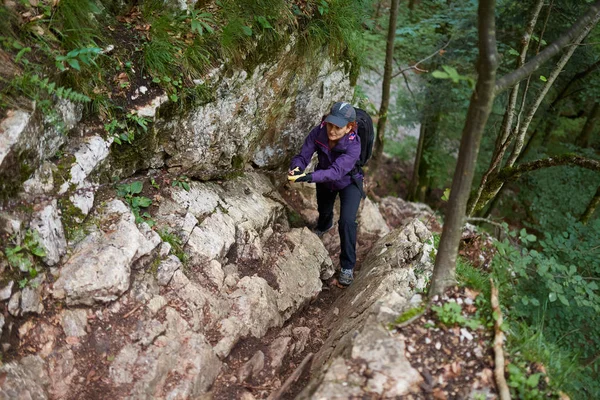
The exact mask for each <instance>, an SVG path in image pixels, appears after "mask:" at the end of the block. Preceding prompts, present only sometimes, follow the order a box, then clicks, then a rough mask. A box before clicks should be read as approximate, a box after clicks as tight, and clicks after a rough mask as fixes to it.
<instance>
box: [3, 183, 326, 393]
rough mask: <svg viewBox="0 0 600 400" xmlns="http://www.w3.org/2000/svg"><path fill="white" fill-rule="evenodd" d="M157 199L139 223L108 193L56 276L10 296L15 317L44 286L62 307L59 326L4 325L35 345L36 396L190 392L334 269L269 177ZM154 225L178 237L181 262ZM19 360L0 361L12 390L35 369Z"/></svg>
mask: <svg viewBox="0 0 600 400" xmlns="http://www.w3.org/2000/svg"><path fill="white" fill-rule="evenodd" d="M160 197H161V201H160V205H159V206H158V209H157V212H156V216H155V222H156V227H155V229H156V230H151V229H149V228H148V226H147V225H146V224H145V223H142V224H136V222H135V217H134V215H133V213H132V211H131V210H130V209H129V207H128V206H127V205H126V204H125V203H124V202H122V201H121V200H118V199H108V200H106V201H105V202H104V203H103V204H102V205H101V206H99V207H97V208H96V209H95V211H94V212H92V213H91V214H90V215H89V216H88V223H86V226H85V230H86V232H87V236H85V238H84V239H83V240H81V241H79V242H78V243H76V244H71V245H70V247H68V251H67V254H68V255H67V256H66V257H63V260H62V264H60V263H59V265H58V266H57V268H56V270H54V272H55V273H54V275H55V277H54V279H55V281H54V283H53V284H51V285H50V284H48V283H47V282H44V276H43V275H40V276H39V277H40V282H38V283H37V284H36V285H34V286H35V287H33V286H31V287H29V286H28V287H27V288H25V289H24V290H23V291H17V292H15V294H13V296H12V298H14V299H15V300H14V301H13V300H12V298H11V303H14V306H13V308H14V315H19V314H20V313H27V312H42V311H43V303H42V302H41V299H42V297H41V291H42V290H43V291H44V293H45V292H47V291H49V292H50V293H51V294H52V296H53V297H54V298H55V299H60V300H64V304H65V305H66V307H62V308H61V307H60V306H58V309H57V310H56V311H58V314H57V315H56V316H54V317H51V318H54V319H55V320H56V322H57V324H56V326H53V325H50V324H47V323H46V322H42V323H40V324H37V325H36V324H33V323H26V324H24V325H21V326H20V327H18V328H17V327H11V328H10V329H18V336H19V338H20V340H21V341H22V343H35V344H36V346H39V348H41V349H42V350H41V351H40V352H39V353H38V356H39V357H38V358H36V359H35V360H36V363H37V364H36V365H38V366H39V368H38V369H39V370H40V374H42V373H43V374H45V375H43V376H44V379H38V380H37V382H36V385H37V386H35V385H33V386H31V390H33V389H34V388H35V390H37V391H39V393H40V395H39V396H41V397H39V398H44V396H46V397H49V398H75V397H78V398H86V397H89V396H92V395H97V393H100V392H106V393H110V392H111V390H113V389H114V388H118V391H119V394H118V396H117V397H118V398H131V399H140V398H148V399H150V398H197V397H198V396H200V395H201V394H202V393H205V392H206V391H208V390H209V388H210V387H211V385H212V384H213V382H214V380H215V379H216V377H217V375H218V374H219V373H220V370H221V365H222V362H223V360H224V359H225V358H226V357H227V355H228V354H229V353H230V352H231V350H232V348H233V347H234V346H235V345H236V344H237V343H238V342H239V341H240V340H242V339H244V338H247V337H257V338H260V337H262V336H264V335H265V334H266V333H267V331H268V330H269V329H270V328H273V327H280V326H282V325H283V323H284V322H285V321H286V320H288V319H289V318H290V317H291V316H292V315H293V314H294V313H295V312H296V311H297V310H298V309H300V308H301V307H303V306H304V305H305V304H306V303H307V302H309V301H311V300H312V299H313V298H315V296H316V295H317V294H318V293H319V292H320V291H321V286H322V281H321V278H328V277H330V276H331V275H332V274H333V265H332V262H331V259H330V258H329V255H328V253H327V250H326V249H325V247H324V246H323V244H322V242H321V241H320V240H319V239H318V238H317V237H316V235H314V234H313V233H312V232H311V231H310V230H308V229H307V228H302V229H300V228H295V229H290V227H289V224H288V222H287V216H286V212H285V202H284V201H283V199H282V198H281V197H280V195H279V194H278V193H277V191H276V190H275V187H274V186H273V185H272V184H271V182H270V181H269V179H268V178H267V177H266V176H264V175H261V174H257V173H247V174H245V175H243V176H240V177H238V178H235V179H233V180H230V181H227V182H223V183H216V182H207V183H200V182H191V184H190V188H189V191H187V190H185V189H183V188H180V187H169V186H167V187H165V189H164V190H163V192H162V195H161V196H160ZM219 224H220V225H219ZM156 232H162V234H163V235H164V234H167V233H168V235H169V236H170V237H177V238H178V241H177V243H175V242H173V243H175V245H177V246H179V247H181V248H183V249H184V250H185V253H186V255H187V258H186V259H185V260H184V261H185V262H182V261H181V260H180V259H179V258H178V257H176V256H174V255H172V254H169V251H170V250H171V249H172V248H173V247H172V246H171V245H168V244H166V243H164V242H162V240H161V238H160V237H159V235H158V234H157V233H156ZM165 237H167V236H165ZM9 289H10V288H9ZM34 300H37V302H36V301H34ZM92 305H96V306H97V305H99V306H100V307H99V308H96V309H91V308H88V307H89V306H92ZM37 307H39V309H38V308H37ZM94 310H95V311H94ZM52 312H54V310H52ZM44 315H46V316H48V315H47V314H44ZM11 326H12V325H11ZM298 335H301V332H299V333H298ZM305 341H306V340H305ZM22 362H24V360H22V361H21V363H15V364H9V365H7V366H5V368H6V371H9V370H10V371H13V372H11V373H9V374H8V375H7V386H6V387H7V388H13V387H18V386H19V385H23V384H24V383H23V382H25V380H27V379H34V378H33V377H32V376H30V374H29V375H28V374H25V372H23V368H24V367H22V365H21V364H22ZM90 368H91V369H92V370H93V371H94V374H98V379H97V380H94V378H90V377H91V376H92V375H89V374H90ZM249 373H250V374H251V373H252V369H250V370H249ZM248 376H250V375H248ZM94 382H95V383H94ZM11 393H12V392H11ZM15 393H20V392H15ZM23 393H25V392H23ZM32 393H33V392H32ZM36 393H37V392H36ZM36 396H37V394H36ZM32 397H34V398H36V397H35V396H33V395H32Z"/></svg>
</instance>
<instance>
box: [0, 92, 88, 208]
mask: <svg viewBox="0 0 600 400" xmlns="http://www.w3.org/2000/svg"><path fill="white" fill-rule="evenodd" d="M81 110H82V107H81V106H80V105H75V104H73V103H71V102H69V101H67V100H59V101H58V102H57V103H56V104H55V114H54V115H52V116H50V115H47V114H46V115H43V113H42V111H41V110H39V109H36V107H35V103H33V104H32V106H31V109H27V110H25V109H22V110H8V112H7V116H6V118H4V119H3V120H2V121H0V132H2V135H1V136H0V193H2V196H1V197H0V199H1V200H6V199H7V197H10V196H15V195H16V194H18V193H19V192H20V190H21V185H22V183H23V182H24V181H25V180H26V179H27V178H28V177H29V175H30V174H31V173H32V172H34V171H35V170H36V169H37V166H38V165H41V163H42V162H43V161H44V160H46V159H48V158H50V157H52V156H54V154H55V153H56V151H57V150H58V149H59V148H60V147H61V146H62V145H63V144H64V143H65V142H66V140H67V137H66V136H65V132H67V131H69V130H70V129H72V128H73V127H74V126H75V125H76V124H77V123H78V122H79V120H80V119H81Z"/></svg>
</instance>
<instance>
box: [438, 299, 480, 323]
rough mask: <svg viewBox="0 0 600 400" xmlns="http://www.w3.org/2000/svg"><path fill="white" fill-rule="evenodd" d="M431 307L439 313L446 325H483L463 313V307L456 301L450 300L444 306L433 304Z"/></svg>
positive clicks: (440, 318)
mask: <svg viewBox="0 0 600 400" xmlns="http://www.w3.org/2000/svg"><path fill="white" fill-rule="evenodd" d="M431 309H432V310H433V311H434V312H435V313H436V314H437V317H438V318H439V320H440V322H441V323H443V324H444V325H446V326H454V325H460V326H466V327H468V328H470V329H477V328H478V327H479V326H480V325H481V323H480V322H479V321H477V320H474V319H471V318H467V317H465V316H464V315H462V307H461V306H460V304H458V303H456V302H450V301H449V302H447V303H444V304H443V305H442V306H431Z"/></svg>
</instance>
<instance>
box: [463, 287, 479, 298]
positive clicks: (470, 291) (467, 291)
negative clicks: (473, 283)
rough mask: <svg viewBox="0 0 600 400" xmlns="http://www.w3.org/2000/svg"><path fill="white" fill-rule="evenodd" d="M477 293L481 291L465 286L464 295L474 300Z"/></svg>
mask: <svg viewBox="0 0 600 400" xmlns="http://www.w3.org/2000/svg"><path fill="white" fill-rule="evenodd" d="M479 293H481V292H479V291H477V290H473V289H469V288H465V295H466V296H467V297H468V298H470V299H472V300H475V298H476V297H477V296H479Z"/></svg>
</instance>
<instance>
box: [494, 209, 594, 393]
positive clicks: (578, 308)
mask: <svg viewBox="0 0 600 400" xmlns="http://www.w3.org/2000/svg"><path fill="white" fill-rule="evenodd" d="M510 237H511V238H514V239H518V243H519V245H517V244H516V243H513V242H510V241H509V240H508V239H506V240H504V241H502V242H498V243H497V244H496V247H497V249H498V254H497V256H496V257H495V258H494V260H493V268H494V275H495V276H497V277H498V280H499V281H500V283H501V286H500V287H501V289H502V293H501V296H502V298H504V299H506V300H505V301H506V302H507V306H508V307H510V310H511V314H512V315H511V319H512V320H513V321H514V322H513V324H512V325H513V326H514V324H515V323H517V322H518V323H520V324H525V325H526V326H530V327H536V330H537V333H538V335H539V336H538V339H539V342H540V343H541V344H538V347H540V348H538V349H537V352H535V354H538V353H539V354H542V355H543V354H544V353H543V351H542V350H544V349H543V348H542V345H543V346H549V347H551V348H553V349H554V348H559V349H560V350H561V352H562V353H566V354H567V355H566V356H564V357H563V359H564V360H563V361H564V363H562V364H557V365H555V366H554V367H553V369H550V370H549V374H550V375H551V380H552V381H555V382H556V384H557V385H559V386H561V387H562V389H563V390H565V391H568V392H572V393H573V396H574V398H586V396H587V395H585V393H586V391H589V392H588V393H594V392H595V393H600V385H598V384H597V383H596V382H597V379H594V378H593V376H594V374H597V371H596V372H595V373H593V372H591V368H592V367H594V366H593V365H592V366H586V365H585V364H586V362H585V361H584V360H587V359H589V358H592V357H593V356H594V355H596V354H598V352H599V351H600V332H599V331H598V329H596V328H595V327H597V326H599V324H600V318H599V313H598V312H599V311H600V297H599V287H598V282H597V277H598V276H600V261H598V260H599V259H600V258H599V255H600V254H599V252H600V248H599V247H597V243H599V241H600V222H598V220H596V221H594V222H593V223H591V224H588V225H585V226H584V225H582V224H580V223H577V222H575V221H571V223H570V224H569V225H567V226H566V231H565V232H562V233H559V234H553V233H550V232H546V233H544V238H543V239H538V238H537V237H536V236H534V235H532V234H529V233H527V232H526V231H525V230H521V231H520V232H519V233H517V232H511V234H510ZM514 239H513V240H514ZM520 329H521V330H523V329H524V328H522V327H521V328H520ZM565 363H566V364H567V365H563V364H565ZM582 364H583V365H582ZM595 368H598V366H595ZM592 382H593V383H592ZM575 393H576V395H575Z"/></svg>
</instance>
